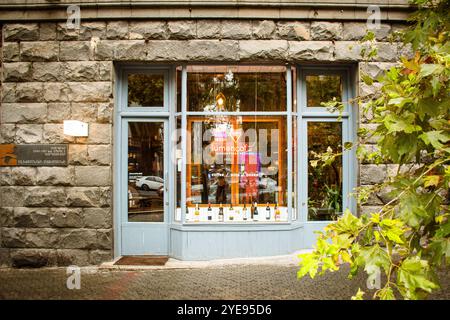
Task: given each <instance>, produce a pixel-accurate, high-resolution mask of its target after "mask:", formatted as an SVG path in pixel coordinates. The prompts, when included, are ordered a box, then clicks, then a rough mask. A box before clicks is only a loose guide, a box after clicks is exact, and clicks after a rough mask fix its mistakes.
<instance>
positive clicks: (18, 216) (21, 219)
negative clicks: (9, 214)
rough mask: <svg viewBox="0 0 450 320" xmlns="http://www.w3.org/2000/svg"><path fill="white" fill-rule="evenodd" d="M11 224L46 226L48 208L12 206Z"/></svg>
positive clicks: (21, 226) (30, 226)
mask: <svg viewBox="0 0 450 320" xmlns="http://www.w3.org/2000/svg"><path fill="white" fill-rule="evenodd" d="M12 226H14V227H16V228H48V227H50V214H49V209H48V208H25V207H17V208H14V216H13V221H12Z"/></svg>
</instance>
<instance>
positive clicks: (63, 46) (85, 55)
mask: <svg viewBox="0 0 450 320" xmlns="http://www.w3.org/2000/svg"><path fill="white" fill-rule="evenodd" d="M90 56H91V46H90V43H89V41H63V42H60V52H59V60H60V61H86V60H89V59H90Z"/></svg>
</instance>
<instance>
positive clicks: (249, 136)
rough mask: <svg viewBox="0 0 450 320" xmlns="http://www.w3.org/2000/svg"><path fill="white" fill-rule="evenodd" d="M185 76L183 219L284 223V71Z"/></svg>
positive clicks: (224, 70) (209, 71)
mask: <svg viewBox="0 0 450 320" xmlns="http://www.w3.org/2000/svg"><path fill="white" fill-rule="evenodd" d="M187 71H188V73H187V111H188V116H187V126H186V128H187V134H188V136H187V137H186V141H187V146H186V147H187V159H186V160H187V161H186V208H187V210H186V219H185V221H186V222H198V221H204V222H208V221H209V222H222V221H223V222H230V221H232V222H247V223H248V222H263V221H265V222H275V221H287V220H288V212H287V207H288V204H287V198H288V195H287V189H288V187H287V184H288V178H287V156H288V155H287V153H286V150H287V116H286V110H287V103H286V67H284V66H189V67H188V69H187ZM221 113H224V114H221ZM229 113H232V114H229ZM265 113H271V114H270V115H265Z"/></svg>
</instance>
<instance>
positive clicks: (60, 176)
mask: <svg viewBox="0 0 450 320" xmlns="http://www.w3.org/2000/svg"><path fill="white" fill-rule="evenodd" d="M36 183H37V184H38V185H42V186H70V185H73V168H72V167H38V168H37V175H36Z"/></svg>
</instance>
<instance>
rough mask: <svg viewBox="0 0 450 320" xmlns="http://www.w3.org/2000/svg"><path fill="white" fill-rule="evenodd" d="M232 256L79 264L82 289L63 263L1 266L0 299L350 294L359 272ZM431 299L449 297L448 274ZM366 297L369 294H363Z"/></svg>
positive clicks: (289, 260)
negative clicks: (152, 263)
mask: <svg viewBox="0 0 450 320" xmlns="http://www.w3.org/2000/svg"><path fill="white" fill-rule="evenodd" d="M278 258H279V259H275V257H274V258H272V259H271V258H264V259H263V258H260V259H258V258H257V259H237V260H236V259H233V260H228V261H225V260H224V261H212V262H203V263H200V262H196V263H190V264H191V265H189V263H187V262H179V261H171V265H169V267H166V268H161V267H159V268H155V267H153V268H152V267H150V268H135V270H123V269H119V268H112V269H111V268H109V267H108V266H106V267H105V266H103V267H102V268H97V267H89V268H83V269H82V274H81V289H80V290H69V289H67V287H66V280H67V275H66V269H65V268H47V269H37V270H30V269H28V270H25V269H0V299H188V300H189V299H349V298H350V297H351V296H352V295H353V294H354V293H355V292H356V291H357V289H358V287H361V288H362V289H363V290H364V291H366V292H370V291H369V290H367V289H366V284H365V279H364V277H363V276H362V275H360V276H358V277H356V278H355V279H353V280H348V279H347V274H348V267H347V266H344V267H343V268H342V270H341V271H339V272H334V273H327V274H326V275H324V276H319V277H317V278H316V279H314V280H312V279H310V278H309V277H308V276H307V277H304V278H303V279H301V280H298V279H297V278H296V273H297V270H298V267H297V265H296V261H295V259H292V256H291V257H288V256H286V257H278ZM443 278H444V281H442V282H443V283H442V285H443V286H442V290H441V291H439V292H436V293H435V294H433V295H432V296H431V298H433V299H450V277H449V275H448V274H443ZM367 298H370V297H369V295H367Z"/></svg>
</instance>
